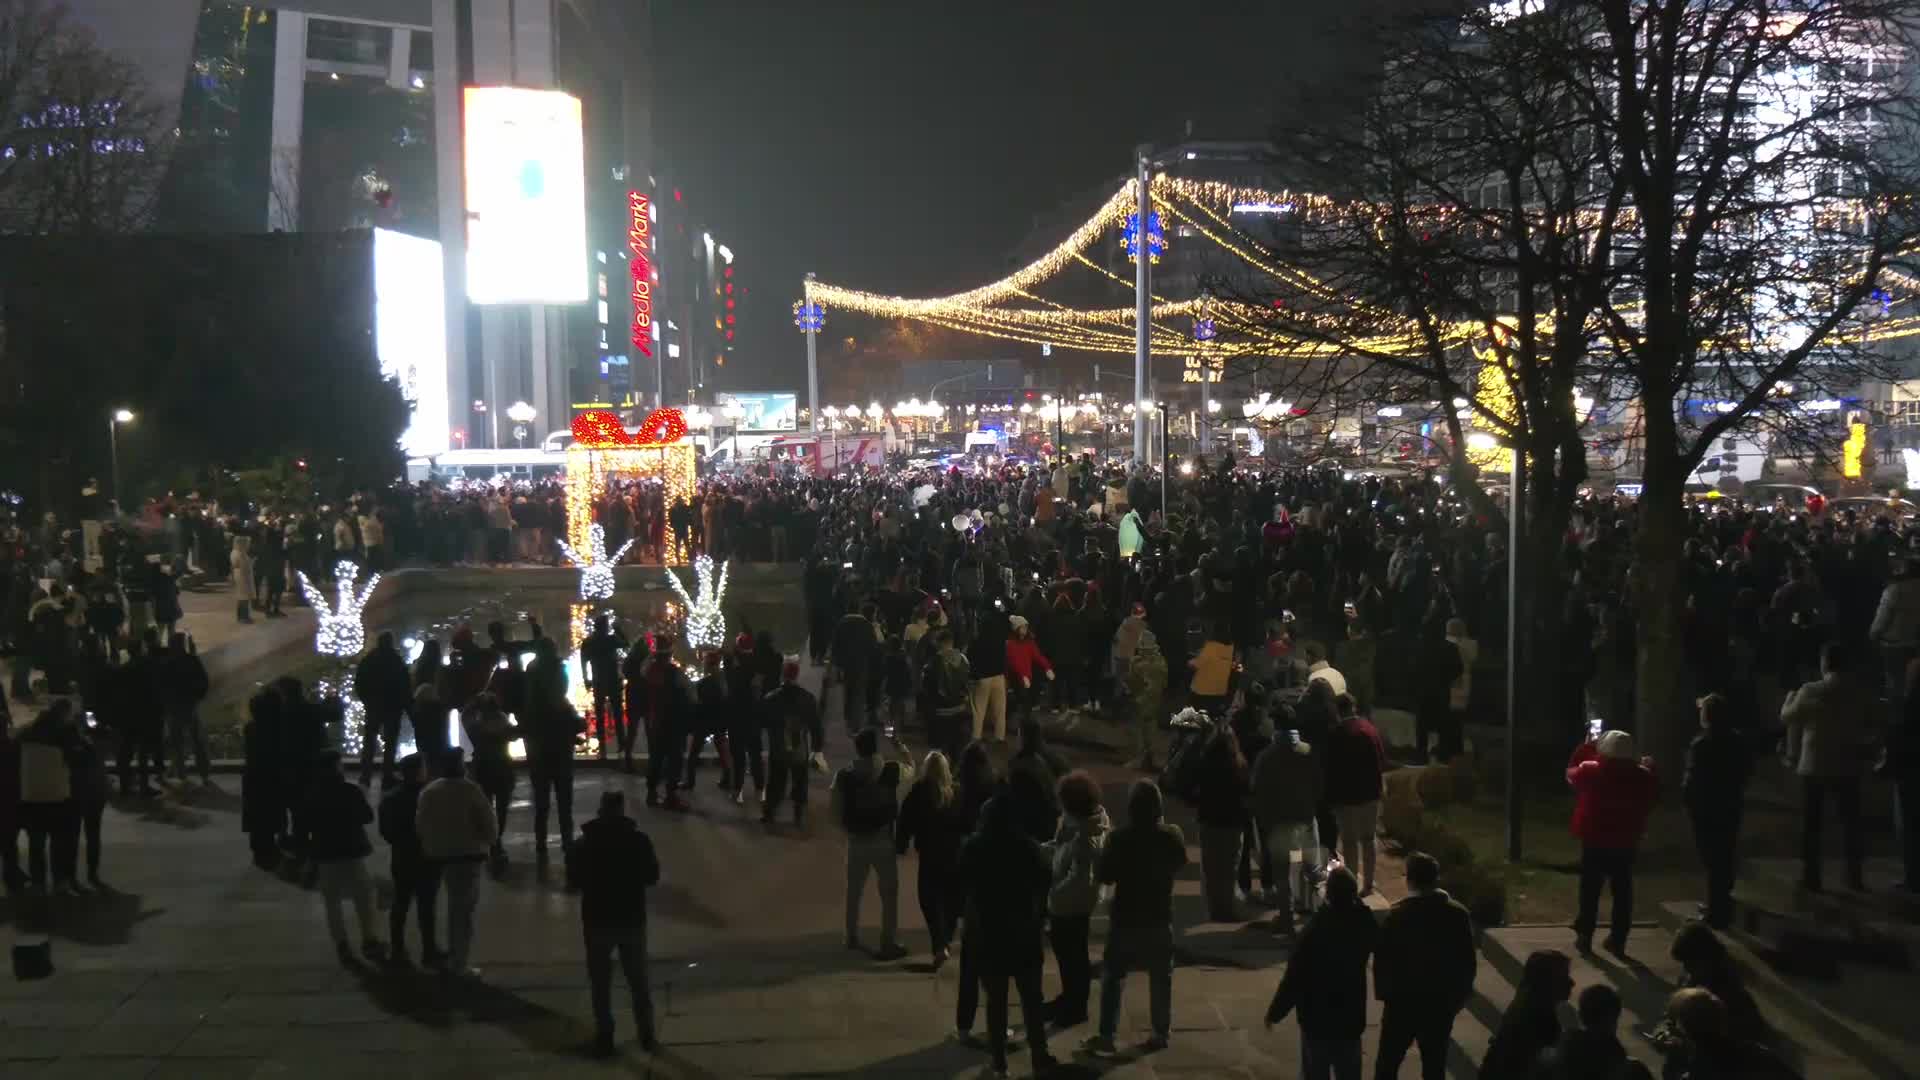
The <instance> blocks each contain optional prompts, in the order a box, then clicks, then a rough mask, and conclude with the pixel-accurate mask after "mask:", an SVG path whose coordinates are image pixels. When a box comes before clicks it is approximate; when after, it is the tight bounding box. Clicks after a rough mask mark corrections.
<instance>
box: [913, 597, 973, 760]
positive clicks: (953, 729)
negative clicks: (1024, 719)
mask: <svg viewBox="0 0 1920 1080" xmlns="http://www.w3.org/2000/svg"><path fill="white" fill-rule="evenodd" d="M933 637H934V654H933V657H932V659H931V660H929V661H928V662H927V666H926V668H925V669H924V670H923V671H922V673H921V677H920V686H921V691H922V692H923V693H924V694H925V695H926V698H927V716H928V721H929V723H928V725H927V741H928V742H930V743H932V744H933V746H934V747H935V748H937V749H939V750H940V751H942V752H944V753H945V754H946V755H947V760H949V761H958V760H960V754H961V752H962V751H963V750H964V749H965V748H966V745H967V741H968V740H967V725H968V723H969V721H970V719H971V718H972V716H973V704H972V699H971V698H970V697H969V696H968V691H967V682H968V679H969V678H971V672H972V668H971V666H970V665H969V664H968V663H967V654H965V653H963V652H961V651H960V650H959V649H957V648H955V647H954V644H953V631H951V630H947V629H940V630H936V631H934V635H933Z"/></svg>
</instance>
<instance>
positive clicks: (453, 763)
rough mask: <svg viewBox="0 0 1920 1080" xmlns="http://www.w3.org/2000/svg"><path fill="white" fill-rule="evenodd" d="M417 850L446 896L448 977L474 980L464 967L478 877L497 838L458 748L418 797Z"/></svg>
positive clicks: (487, 805) (484, 800)
mask: <svg viewBox="0 0 1920 1080" xmlns="http://www.w3.org/2000/svg"><path fill="white" fill-rule="evenodd" d="M414 830H415V832H417V833H418V834H419V836H420V850H421V852H422V853H423V854H425V855H426V857H427V858H429V859H431V860H433V861H434V862H435V863H436V864H438V865H439V867H440V883H441V886H442V888H443V889H445V891H446V897H447V968H446V970H447V973H448V974H449V975H464V976H467V977H469V978H474V977H478V976H479V974H480V972H479V971H478V970H476V969H474V968H470V967H468V966H467V958H468V956H469V955H470V954H471V953H472V950H473V913H474V909H475V908H477V907H479V905H480V878H481V875H482V873H483V871H485V869H486V863H487V853H488V852H489V851H491V850H492V848H493V841H494V837H495V835H496V833H495V825H494V816H493V805H492V803H491V802H489V801H488V799H487V793H486V792H485V791H483V790H481V788H480V785H479V784H476V783H474V782H473V781H472V780H469V779H467V769H466V761H465V759H464V758H463V757H462V755H461V752H460V751H459V750H458V749H454V750H448V751H446V752H445V753H444V755H443V756H442V758H441V770H440V779H438V780H435V781H434V782H433V783H431V784H428V785H427V787H426V790H425V791H422V792H421V793H420V806H419V808H418V809H417V810H415V811H414Z"/></svg>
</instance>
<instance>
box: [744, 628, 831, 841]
mask: <svg viewBox="0 0 1920 1080" xmlns="http://www.w3.org/2000/svg"><path fill="white" fill-rule="evenodd" d="M780 680H781V681H780V685H779V686H778V687H777V688H775V689H774V690H773V691H772V692H770V693H768V694H767V696H766V697H764V698H762V699H761V703H760V715H761V717H762V718H763V719H764V721H765V723H766V731H767V795H766V798H765V800H763V804H762V806H761V810H760V820H761V821H762V822H763V823H765V824H768V825H771V824H773V815H774V812H775V811H777V810H779V809H780V801H781V799H783V798H786V797H788V796H789V795H790V796H791V797H792V799H793V823H794V824H795V825H798V824H800V823H801V821H802V820H803V819H804V818H805V817H806V812H807V768H808V765H809V759H810V758H812V756H813V755H814V754H815V753H816V752H818V750H819V749H820V747H821V746H822V745H823V744H825V742H826V741H827V732H826V725H825V724H824V723H823V722H822V721H821V719H820V702H819V701H818V700H817V699H815V698H814V696H813V693H812V691H810V690H808V689H807V688H806V687H804V686H801V685H800V661H799V660H798V659H797V658H796V659H792V660H788V661H787V662H786V663H784V664H782V665H781V668H780Z"/></svg>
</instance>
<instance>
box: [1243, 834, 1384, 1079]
mask: <svg viewBox="0 0 1920 1080" xmlns="http://www.w3.org/2000/svg"><path fill="white" fill-rule="evenodd" d="M1379 939H1380V928H1379V926H1378V925H1377V924H1376V923H1375V922H1374V920H1373V913H1372V912H1370V911H1368V910H1367V906H1366V905H1365V904H1363V903H1361V902H1360V883H1359V881H1358V880H1356V879H1355V878H1354V876H1353V871H1351V870H1349V869H1347V868H1346V867H1344V866H1336V867H1334V868H1333V870H1332V871H1330V872H1329V873H1328V874H1327V906H1326V907H1323V908H1321V909H1320V910H1319V911H1318V912H1316V913H1315V914H1314V916H1313V919H1312V921H1310V922H1308V923H1307V928H1306V930H1305V931H1304V932H1303V933H1302V934H1301V935H1300V943H1299V944H1298V945H1296V946H1294V950H1293V958H1292V959H1291V960H1289V961H1288V962H1287V972H1286V974H1285V975H1284V976H1282V977H1281V979H1280V986H1279V988H1278V989H1277V990H1275V991H1274V993H1273V1004H1271V1005H1269V1006H1268V1007H1267V1026H1268V1027H1272V1026H1273V1025H1275V1024H1277V1023H1279V1022H1280V1021H1281V1020H1284V1019H1286V1016H1287V1014H1288V1013H1290V1012H1293V1011H1296V1010H1298V1012H1299V1014H1300V1074H1301V1075H1302V1076H1326V1075H1328V1074H1329V1073H1331V1074H1332V1075H1334V1076H1337V1077H1343V1078H1345V1077H1352V1078H1356V1080H1357V1078H1358V1077H1359V1075H1360V1036H1361V1035H1363V1034H1364V1033H1365V1032H1366V1030H1367V958H1368V957H1370V956H1372V955H1373V949H1374V945H1375V943H1376V942H1378V941H1379Z"/></svg>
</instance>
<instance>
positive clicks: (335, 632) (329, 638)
mask: <svg viewBox="0 0 1920 1080" xmlns="http://www.w3.org/2000/svg"><path fill="white" fill-rule="evenodd" d="M299 575H300V593H301V595H303V596H305V597H306V598H307V604H308V605H309V606H310V607H312V608H313V611H314V614H315V615H317V616H318V617H319V619H320V622H319V625H318V626H317V627H316V628H315V629H314V634H313V648H314V651H315V652H318V653H319V654H320V655H322V656H336V657H340V658H342V659H344V658H347V657H352V656H358V655H360V651H361V650H362V649H365V648H366V647H367V628H366V626H365V625H364V624H363V623H362V622H361V621H360V618H361V612H362V611H364V610H365V609H366V606H367V601H368V600H369V599H372V597H373V590H374V589H376V588H378V587H379V585H380V575H379V574H375V575H373V577H371V578H369V579H367V587H366V588H364V589H361V590H360V591H359V592H357V593H356V592H355V591H354V588H353V586H354V582H355V581H356V580H357V579H358V578H359V577H360V568H359V567H358V566H355V565H354V564H353V563H352V562H351V561H349V560H346V559H342V560H340V561H339V562H338V563H335V564H334V567H333V576H334V578H335V579H336V581H337V582H338V585H339V600H338V601H337V602H336V603H334V604H328V603H327V598H326V597H325V596H324V595H322V594H321V592H320V590H319V589H317V588H315V587H314V584H313V582H312V581H310V580H308V579H307V574H306V571H304V570H302V571H300V572H299Z"/></svg>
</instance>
